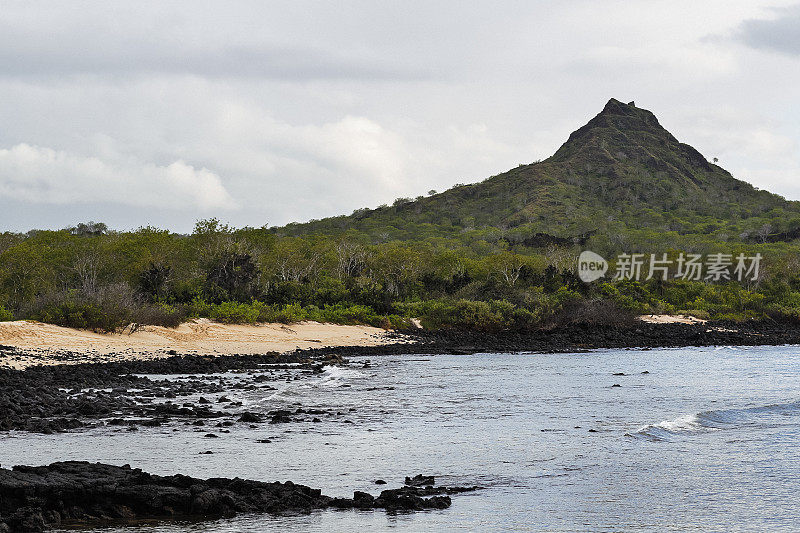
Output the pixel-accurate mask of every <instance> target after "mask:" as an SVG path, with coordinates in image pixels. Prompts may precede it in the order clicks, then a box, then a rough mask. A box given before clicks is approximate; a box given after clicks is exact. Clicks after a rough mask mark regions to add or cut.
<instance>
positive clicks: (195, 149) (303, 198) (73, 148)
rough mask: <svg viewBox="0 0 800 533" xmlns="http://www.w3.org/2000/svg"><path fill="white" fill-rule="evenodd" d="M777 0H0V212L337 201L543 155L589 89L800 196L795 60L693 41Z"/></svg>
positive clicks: (118, 215) (591, 95)
mask: <svg viewBox="0 0 800 533" xmlns="http://www.w3.org/2000/svg"><path fill="white" fill-rule="evenodd" d="M789 1H791V0H707V1H704V2H701V3H700V2H697V1H696V0H652V1H651V2H648V3H647V6H646V8H644V7H642V6H639V5H638V4H636V3H634V4H632V3H630V2H626V1H624V0H608V1H607V2H602V3H598V2H590V1H588V0H576V1H573V2H555V1H552V0H524V1H523V0H497V1H495V2H491V3H490V2H463V1H458V0H441V1H438V2H430V1H429V0H403V1H392V0H387V1H381V2H375V1H374V0H345V1H342V2H318V1H313V0H310V1H306V0H294V1H292V2H286V1H269V0H230V1H228V2H224V3H223V2H217V3H198V2H196V1H191V0H175V1H171V2H163V1H161V0H158V1H149V0H138V1H137V2H124V1H115V0H96V1H84V0H71V1H70V2H62V1H59V0H53V1H47V0H39V1H37V2H6V3H4V5H3V8H2V9H0V212H1V213H3V215H4V216H3V219H2V221H3V224H2V225H0V231H2V230H6V229H13V230H26V229H29V228H31V227H63V226H65V225H69V224H74V223H75V222H77V221H79V220H81V219H95V220H103V221H105V222H107V223H109V224H110V225H111V226H112V227H117V228H124V227H136V226H139V225H142V224H153V225H158V226H162V227H169V228H172V229H175V230H179V231H188V230H189V229H191V227H192V224H193V222H194V220H195V219H197V218H198V217H200V216H210V215H217V216H220V217H222V218H225V219H226V221H227V222H229V223H232V224H235V225H239V226H241V225H251V226H261V225H263V224H265V223H270V224H284V223H287V222H290V221H297V220H308V219H310V218H321V217H324V216H329V215H336V214H341V213H349V212H351V211H352V210H353V209H356V208H359V207H364V206H377V205H379V204H381V203H384V202H391V201H392V200H393V199H394V198H396V197H399V196H416V195H419V194H424V193H425V192H426V191H428V190H429V189H437V190H442V189H444V188H447V187H449V186H451V185H453V184H454V183H458V182H470V181H476V180H479V179H482V178H485V177H487V176H489V175H493V174H496V173H498V172H502V171H504V170H506V169H508V168H512V167H515V166H516V165H518V164H520V163H528V162H531V161H533V160H536V159H540V158H544V157H547V156H548V155H550V154H552V153H553V152H554V151H555V149H556V148H557V147H558V146H559V145H560V143H562V142H563V141H564V140H565V139H566V137H567V136H568V135H569V133H570V132H571V131H572V130H574V129H575V128H577V127H578V126H580V125H582V124H583V123H585V122H586V121H587V120H588V119H589V118H591V117H592V116H593V115H594V114H595V113H597V112H598V111H599V110H600V109H601V108H602V106H603V105H604V104H605V102H606V101H607V100H608V99H609V98H610V97H616V98H620V99H623V100H624V101H630V100H635V101H636V102H637V104H639V105H641V106H643V107H646V108H649V109H652V110H653V111H654V112H655V113H656V114H657V115H658V116H659V118H660V119H661V121H662V123H663V124H664V125H665V126H666V127H667V128H668V129H670V130H672V131H673V132H674V133H675V134H676V136H677V137H679V138H680V139H681V140H684V141H686V142H688V143H690V144H693V145H695V146H696V147H697V148H698V149H699V150H700V151H702V152H703V153H705V154H707V155H708V156H709V157H714V156H718V157H720V159H721V160H722V162H723V163H724V166H725V167H726V168H728V169H729V170H731V171H732V172H733V173H734V175H736V176H737V177H740V178H743V179H748V180H752V181H753V182H754V183H755V184H756V185H758V186H759V187H761V188H766V189H770V190H774V191H776V192H779V193H782V194H784V195H787V196H789V197H791V198H800V185H798V180H797V179H796V177H797V175H798V173H800V165H798V164H797V161H798V160H800V157H798V156H800V154H798V146H800V137H798V132H797V131H796V124H798V123H800V110H798V108H797V105H796V96H795V95H794V92H795V90H794V88H795V87H797V86H798V85H800V72H794V71H791V70H787V69H786V59H785V58H784V57H781V56H780V55H778V54H775V53H772V52H766V53H765V52H764V51H762V50H768V48H766V46H759V47H755V46H753V45H751V46H753V47H752V48H745V47H742V46H741V45H740V44H738V43H733V42H732V41H731V39H716V40H713V41H712V40H708V39H706V40H704V39H703V37H704V36H705V35H708V34H709V33H711V34H715V35H731V34H732V33H735V32H737V31H739V32H741V33H742V35H745V34H747V31H750V33H753V32H755V30H752V31H751V27H757V26H758V23H756V21H755V19H756V17H759V16H764V14H765V13H766V14H767V15H770V14H771V15H775V16H777V17H778V18H780V19H788V18H789V14H790V13H795V11H777V12H776V11H773V10H771V6H774V5H775V4H776V3H781V2H784V5H786V6H789V5H791V4H790V3H789ZM796 2H797V0H794V3H796ZM743 21H750V22H744V25H743ZM767 22H769V21H767ZM788 28H789V30H791V28H792V26H791V24H788ZM765 31H766V30H765ZM787 31H788V30H787ZM754 34H755V33H754ZM742 38H744V37H742ZM770 50H771V49H770Z"/></svg>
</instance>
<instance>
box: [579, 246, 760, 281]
mask: <svg viewBox="0 0 800 533" xmlns="http://www.w3.org/2000/svg"><path fill="white" fill-rule="evenodd" d="M761 259H762V256H761V254H760V253H757V254H755V255H752V256H750V255H745V254H743V253H740V254H738V255H735V256H734V255H733V254H723V253H714V254H707V255H704V254H684V253H680V254H678V256H677V257H675V258H670V257H669V255H668V254H660V255H656V254H636V253H633V254H619V255H618V256H617V257H616V261H615V265H616V271H615V273H614V276H613V279H615V280H632V281H642V280H649V279H661V280H665V281H666V280H668V279H684V280H690V281H731V280H736V281H739V282H742V281H757V280H758V275H759V271H760V268H761ZM607 271H608V261H606V260H605V258H603V257H602V256H601V255H599V254H596V253H595V252H592V251H590V250H585V251H583V252H581V255H580V256H579V257H578V277H579V278H580V279H581V280H582V281H584V282H586V283H591V282H592V281H596V280H598V279H600V278H602V277H603V276H604V275H605V273H606V272H607Z"/></svg>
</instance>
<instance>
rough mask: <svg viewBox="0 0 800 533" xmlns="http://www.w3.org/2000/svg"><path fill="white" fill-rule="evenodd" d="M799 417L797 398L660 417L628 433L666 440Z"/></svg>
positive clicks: (637, 436) (644, 437) (781, 421)
mask: <svg viewBox="0 0 800 533" xmlns="http://www.w3.org/2000/svg"><path fill="white" fill-rule="evenodd" d="M798 416H800V401H793V402H788V403H780V404H769V405H761V406H756V407H746V408H742V409H720V410H711V411H701V412H699V413H694V414H689V415H681V416H679V417H676V418H673V419H670V420H662V421H661V422H658V423H656V424H648V425H646V426H642V427H640V428H639V429H638V430H637V431H636V432H635V433H632V434H630V433H629V434H628V435H629V436H631V437H634V438H643V439H646V440H655V441H668V440H673V439H675V438H677V437H681V436H689V435H695V434H698V433H705V432H709V431H719V430H724V429H734V428H737V427H742V426H746V425H758V424H777V423H786V418H787V417H795V418H796V417H798Z"/></svg>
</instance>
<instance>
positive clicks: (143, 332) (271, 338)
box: [0, 319, 408, 369]
mask: <svg viewBox="0 0 800 533" xmlns="http://www.w3.org/2000/svg"><path fill="white" fill-rule="evenodd" d="M399 342H408V340H407V339H405V338H404V337H403V336H399V335H393V334H390V333H389V332H387V331H386V330H383V329H381V328H376V327H372V326H362V325H339V324H322V323H319V322H299V323H296V324H290V325H287V324H257V325H246V324H222V323H218V322H212V321H210V320H207V319H196V320H192V321H189V322H185V323H183V324H181V325H180V326H178V327H177V328H174V329H173V328H165V327H161V326H143V327H142V328H140V329H138V330H136V331H135V332H133V333H95V332H93V331H87V330H78V329H73V328H65V327H61V326H56V325H53V324H44V323H41V322H34V321H22V320H18V321H14V322H0V347H5V348H6V349H4V350H3V349H0V367H4V366H5V367H12V368H16V369H22V368H26V367H28V366H32V365H37V364H76V363H83V362H86V363H105V362H115V361H125V360H133V359H136V360H141V359H159V358H164V357H170V356H172V355H176V354H178V353H181V354H189V355H254V354H263V353H268V352H279V353H287V352H292V351H295V350H298V349H299V350H303V349H309V348H330V347H337V346H349V347H361V346H386V345H389V344H394V343H399Z"/></svg>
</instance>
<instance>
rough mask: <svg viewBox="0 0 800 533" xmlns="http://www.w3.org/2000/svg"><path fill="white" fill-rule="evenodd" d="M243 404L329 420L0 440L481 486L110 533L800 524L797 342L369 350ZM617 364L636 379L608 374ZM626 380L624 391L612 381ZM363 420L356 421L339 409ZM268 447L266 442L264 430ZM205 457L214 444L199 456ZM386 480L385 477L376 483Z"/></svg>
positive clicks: (353, 484) (54, 448)
mask: <svg viewBox="0 0 800 533" xmlns="http://www.w3.org/2000/svg"><path fill="white" fill-rule="evenodd" d="M353 361H355V362H356V363H357V364H354V365H351V366H350V367H347V368H334V367H328V368H326V370H325V372H324V373H323V374H321V375H319V376H315V377H313V378H310V379H309V380H304V381H286V382H281V383H280V384H279V385H278V387H279V389H278V390H277V391H249V392H241V391H232V392H231V393H230V394H228V396H230V397H231V398H233V399H238V400H242V401H244V402H246V405H247V408H248V409H249V410H263V411H268V410H270V409H275V408H280V407H286V406H288V407H296V406H297V405H298V404H300V405H302V406H303V407H304V408H313V407H326V408H333V409H334V410H337V411H339V412H341V413H342V416H341V417H337V418H335V419H323V421H322V422H321V423H315V424H313V423H310V422H309V423H298V424H289V425H285V424H280V425H267V424H264V425H261V426H259V428H258V429H249V428H247V427H235V428H233V429H232V431H231V433H230V434H227V435H224V436H223V437H222V438H219V439H206V438H203V435H204V434H205V433H206V432H207V431H199V432H197V433H195V432H193V431H191V430H186V429H185V428H184V426H180V428H181V430H180V431H178V432H173V431H172V429H173V428H172V427H169V426H165V427H161V428H142V429H141V430H140V431H138V432H135V433H128V432H115V431H113V430H111V429H105V428H99V429H92V430H88V431H82V432H75V433H68V434H62V435H29V434H24V433H13V434H11V435H8V436H4V437H2V438H0V463H2V464H3V465H4V466H8V465H10V464H47V463H50V462H52V461H57V460H68V459H80V460H93V461H102V462H109V463H113V464H125V463H129V464H131V465H132V466H134V467H139V468H142V469H144V470H147V471H150V472H153V473H161V474H172V473H176V472H181V473H185V474H188V475H192V476H197V477H212V476H224V477H233V476H240V477H246V478H251V479H259V480H264V481H273V480H281V481H285V480H292V481H295V482H298V483H303V484H306V485H310V486H312V487H320V488H322V489H323V492H324V493H326V494H329V495H332V496H352V492H353V491H354V490H365V491H367V492H371V493H372V494H377V493H378V492H380V489H381V488H386V487H389V488H391V487H397V486H400V485H401V483H402V480H403V478H404V477H405V476H406V475H413V474H417V473H423V474H430V475H435V476H436V477H437V484H442V485H480V486H482V487H483V489H482V490H480V491H477V492H474V493H466V494H461V495H455V496H453V505H452V507H451V508H449V509H446V510H442V511H430V512H419V513H410V514H396V515H390V514H387V513H385V512H383V511H368V512H362V511H321V512H314V513H312V514H309V515H301V516H292V517H280V518H275V517H269V516H241V517H237V518H235V519H230V520H217V521H212V522H199V523H181V522H172V523H160V524H152V525H146V526H137V527H129V528H117V529H114V528H109V529H108V530H114V531H128V532H130V531H142V532H150V533H155V532H178V531H203V532H211V531H220V532H223V531H224V532H228V531H254V532H255V531H276V532H277V531H281V532H283V531H288V532H292V531H298V532H299V531H303V532H305V531H312V532H336V531H354V530H361V531H398V532H401V531H403V532H405V531H413V532H425V531H509V532H511V531H515V532H516V531H798V530H800V506H799V505H798V504H797V503H796V495H797V494H798V492H800V347H796V346H785V347H755V348H737V347H732V348H731V347H724V348H723V347H720V348H689V349H654V350H602V351H593V352H589V353H576V354H552V355H548V354H545V355H542V354H535V355H520V354H476V355H458V356H446V355H445V356H442V355H437V356H424V355H419V356H405V357H397V356H387V357H373V358H371V359H370V361H371V366H369V367H368V368H363V367H362V366H363V365H362V363H363V360H361V359H359V358H355V359H353ZM618 373H623V374H625V375H614V374H618ZM614 385H619V386H614ZM345 419H346V420H349V421H350V422H352V423H345V422H344V420H345ZM265 438H268V439H271V440H272V442H271V443H267V444H261V443H257V442H256V440H258V439H265ZM205 450H211V451H213V452H214V454H213V455H199V453H200V452H201V451H205ZM379 478H380V479H384V480H386V481H387V482H388V485H387V486H386V487H380V486H376V485H374V483H373V482H374V480H376V479H379Z"/></svg>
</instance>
